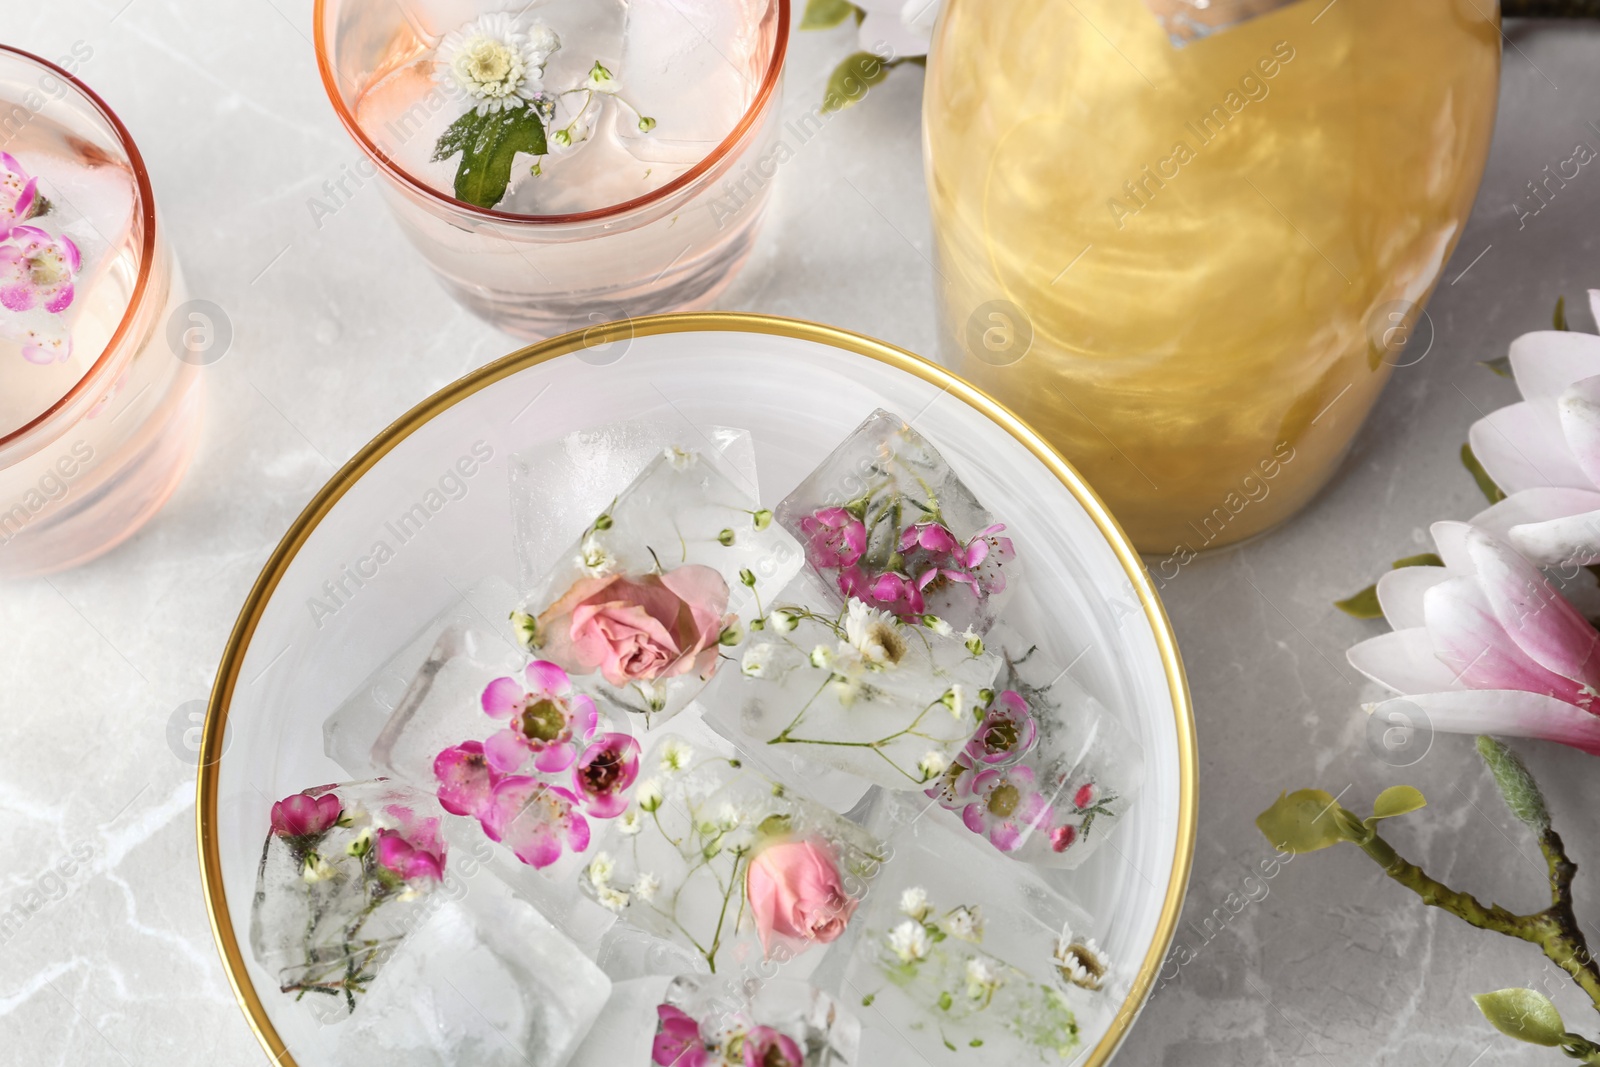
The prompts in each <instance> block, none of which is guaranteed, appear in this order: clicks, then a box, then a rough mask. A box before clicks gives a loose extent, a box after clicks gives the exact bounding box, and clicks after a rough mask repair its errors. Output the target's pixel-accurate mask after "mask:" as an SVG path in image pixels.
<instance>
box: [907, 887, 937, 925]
mask: <svg viewBox="0 0 1600 1067" xmlns="http://www.w3.org/2000/svg"><path fill="white" fill-rule="evenodd" d="M900 910H901V912H903V913H904V914H906V915H909V916H910V917H911V918H913V919H915V920H917V922H922V921H923V920H924V919H926V918H927V917H928V912H929V911H930V910H931V909H930V908H929V907H928V891H927V890H926V889H924V888H922V887H921V886H920V885H914V886H911V887H910V888H908V889H906V891H905V892H903V893H901V894H900Z"/></svg>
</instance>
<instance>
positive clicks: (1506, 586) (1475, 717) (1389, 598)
mask: <svg viewBox="0 0 1600 1067" xmlns="http://www.w3.org/2000/svg"><path fill="white" fill-rule="evenodd" d="M1433 539H1434V543H1435V544H1436V545H1437V546H1438V550H1439V555H1440V557H1441V558H1442V559H1443V560H1444V563H1445V565H1444V566H1443V567H1403V568H1401V569H1400V570H1396V571H1391V572H1389V573H1388V574H1385V575H1384V576H1383V577H1382V578H1381V579H1380V580H1379V582H1378V603H1379V605H1380V606H1382V608H1383V613H1384V616H1385V617H1386V618H1387V619H1388V620H1389V624H1390V625H1391V626H1393V627H1394V632H1393V633H1388V634H1384V635H1382V636H1380V637H1374V638H1372V639H1370V640H1367V641H1363V642H1361V643H1360V644H1358V645H1356V646H1355V647H1353V648H1351V649H1350V651H1349V653H1348V655H1349V659H1350V664H1351V666H1353V667H1355V668H1356V669H1357V670H1359V671H1360V672H1361V673H1363V674H1365V675H1366V676H1367V677H1369V678H1371V679H1372V680H1373V681H1375V682H1379V683H1381V684H1382V685H1385V686H1387V687H1388V688H1390V689H1392V690H1394V691H1395V692H1397V693H1400V694H1403V698H1402V699H1390V700H1387V701H1384V702H1383V703H1380V704H1376V705H1369V706H1368V708H1367V710H1368V711H1369V712H1373V713H1382V712H1384V711H1385V710H1386V709H1389V710H1396V711H1400V713H1401V714H1403V715H1406V717H1407V718H1410V717H1413V716H1414V715H1415V712H1416V711H1419V710H1420V711H1421V712H1422V714H1423V715H1424V716H1425V717H1426V721H1427V722H1428V723H1429V724H1430V725H1431V726H1432V728H1433V729H1435V730H1444V731H1448V732H1451V733H1469V734H1478V733H1489V734H1501V735H1505V736H1510V737H1539V738H1544V739H1546V740H1550V741H1560V742H1561V743H1562V744H1566V745H1571V746H1573V747H1574V748H1580V749H1583V750H1584V751H1585V752H1589V753H1591V754H1595V755H1600V717H1597V714H1596V713H1597V712H1600V707H1597V706H1596V704H1595V698H1596V696H1600V690H1597V689H1596V686H1597V685H1600V633H1596V631H1595V628H1594V627H1593V626H1591V625H1589V623H1588V622H1587V621H1585V619H1584V618H1583V616H1582V615H1580V614H1578V612H1577V610H1576V609H1575V608H1574V607H1573V606H1572V605H1571V604H1569V603H1568V602H1567V601H1566V600H1565V599H1564V598H1563V597H1562V596H1561V594H1560V593H1558V592H1556V590H1555V588H1554V587H1553V586H1552V585H1551V584H1550V583H1549V581H1548V580H1546V578H1545V577H1544V575H1543V574H1542V573H1540V572H1539V570H1538V568H1536V567H1534V566H1533V565H1532V564H1531V563H1529V562H1528V561H1527V560H1525V559H1523V558H1522V557H1521V556H1519V555H1518V554H1517V553H1515V552H1513V551H1512V550H1511V549H1510V547H1508V546H1507V545H1506V544H1504V543H1503V542H1501V541H1500V540H1498V539H1497V538H1495V537H1494V536H1493V535H1492V534H1489V533H1487V532H1485V531H1483V530H1480V529H1477V528H1475V527H1473V526H1469V525H1468V524H1466V523H1462V522H1438V523H1434V525H1433Z"/></svg>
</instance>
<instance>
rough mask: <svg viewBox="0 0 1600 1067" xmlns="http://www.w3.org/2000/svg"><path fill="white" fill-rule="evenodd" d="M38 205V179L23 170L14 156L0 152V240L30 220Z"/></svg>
mask: <svg viewBox="0 0 1600 1067" xmlns="http://www.w3.org/2000/svg"><path fill="white" fill-rule="evenodd" d="M39 203H40V197H39V179H38V178H35V177H33V176H31V175H30V174H29V173H28V172H27V171H25V170H23V169H22V164H21V163H18V162H17V157H16V156H13V155H12V154H11V153H10V152H0V238H3V237H5V236H6V235H7V234H9V233H10V232H11V231H12V230H14V229H15V228H16V227H17V224H18V223H21V222H26V221H27V220H28V219H29V218H31V217H32V216H33V212H34V209H35V208H37V207H38V206H39Z"/></svg>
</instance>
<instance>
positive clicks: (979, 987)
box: [966, 956, 1000, 1000]
mask: <svg viewBox="0 0 1600 1067" xmlns="http://www.w3.org/2000/svg"><path fill="white" fill-rule="evenodd" d="M966 979H967V998H968V999H969V1000H983V999H984V998H986V997H988V996H990V995H991V994H992V993H994V991H995V990H996V989H998V988H999V987H1000V976H999V975H998V974H996V973H995V970H994V968H993V967H991V966H989V962H988V961H987V960H984V959H980V958H979V957H977V956H974V957H972V958H971V959H969V960H968V961H967V970H966Z"/></svg>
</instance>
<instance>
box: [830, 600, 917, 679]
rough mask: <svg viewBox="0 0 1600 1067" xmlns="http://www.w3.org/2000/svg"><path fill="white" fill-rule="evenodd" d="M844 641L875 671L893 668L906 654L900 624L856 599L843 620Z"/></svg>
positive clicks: (885, 612) (851, 603) (898, 621)
mask: <svg viewBox="0 0 1600 1067" xmlns="http://www.w3.org/2000/svg"><path fill="white" fill-rule="evenodd" d="M844 633H845V639H846V640H848V641H849V642H850V644H851V645H852V646H854V648H855V649H856V651H858V652H860V653H861V658H862V659H864V660H866V661H867V662H868V663H870V664H872V665H873V666H875V667H893V666H895V665H897V664H898V663H899V662H900V660H901V659H902V658H903V657H904V656H905V654H906V639H905V636H904V635H903V634H902V633H901V632H900V620H898V619H896V618H895V617H894V616H893V615H891V614H889V613H888V612H887V611H879V610H878V609H876V608H871V607H868V606H867V605H866V604H865V603H863V602H862V601H860V600H858V599H857V598H855V597H851V598H850V610H849V613H848V614H847V615H846V616H845V620H844Z"/></svg>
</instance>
